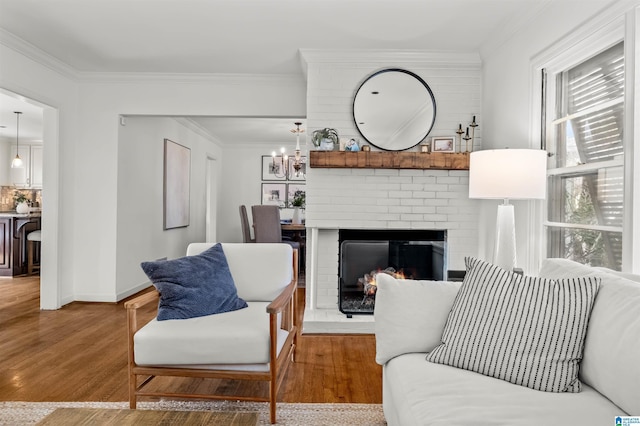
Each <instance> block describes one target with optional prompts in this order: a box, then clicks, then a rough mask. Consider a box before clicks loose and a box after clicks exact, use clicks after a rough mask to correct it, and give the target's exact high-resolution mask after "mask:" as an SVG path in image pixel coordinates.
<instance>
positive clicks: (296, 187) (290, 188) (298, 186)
mask: <svg viewBox="0 0 640 426" xmlns="http://www.w3.org/2000/svg"><path fill="white" fill-rule="evenodd" d="M296 191H302V192H305V193H306V192H307V186H306V185H305V184H304V183H288V184H287V207H293V205H292V202H293V197H294V195H295V194H296Z"/></svg>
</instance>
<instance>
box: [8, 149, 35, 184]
mask: <svg viewBox="0 0 640 426" xmlns="http://www.w3.org/2000/svg"><path fill="white" fill-rule="evenodd" d="M18 154H19V155H20V158H22V163H23V167H20V168H17V169H11V171H10V182H8V184H9V185H11V186H17V187H21V188H36V189H38V188H42V145H20V147H19V148H18ZM15 156H16V146H15V145H13V146H11V158H12V159H13V158H15Z"/></svg>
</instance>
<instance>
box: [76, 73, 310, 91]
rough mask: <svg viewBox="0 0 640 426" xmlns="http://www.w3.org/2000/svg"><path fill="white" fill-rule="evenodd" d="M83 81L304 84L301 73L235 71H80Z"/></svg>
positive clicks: (79, 76) (80, 80) (79, 79)
mask: <svg viewBox="0 0 640 426" xmlns="http://www.w3.org/2000/svg"><path fill="white" fill-rule="evenodd" d="M77 80H78V81H79V82H82V83H136V84H145V83H147V84H156V83H159V82H160V83H162V82H171V83H187V84H188V83H191V84H197V83H224V84H237V85H243V84H247V83H261V84H270V85H274V86H286V87H289V86H291V84H292V82H299V83H300V84H304V78H303V77H302V76H301V75H299V74H233V73H155V72H84V71H83V72H78V73H77Z"/></svg>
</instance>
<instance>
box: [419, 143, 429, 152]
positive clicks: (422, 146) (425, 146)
mask: <svg viewBox="0 0 640 426" xmlns="http://www.w3.org/2000/svg"><path fill="white" fill-rule="evenodd" d="M420 152H427V153H428V152H431V145H430V144H428V143H422V144H420Z"/></svg>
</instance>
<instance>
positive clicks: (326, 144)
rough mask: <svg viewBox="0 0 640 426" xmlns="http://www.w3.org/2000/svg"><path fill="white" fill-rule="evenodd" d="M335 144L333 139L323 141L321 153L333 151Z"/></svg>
mask: <svg viewBox="0 0 640 426" xmlns="http://www.w3.org/2000/svg"><path fill="white" fill-rule="evenodd" d="M333 148H334V144H333V141H332V140H331V139H322V141H321V142H320V151H333Z"/></svg>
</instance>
